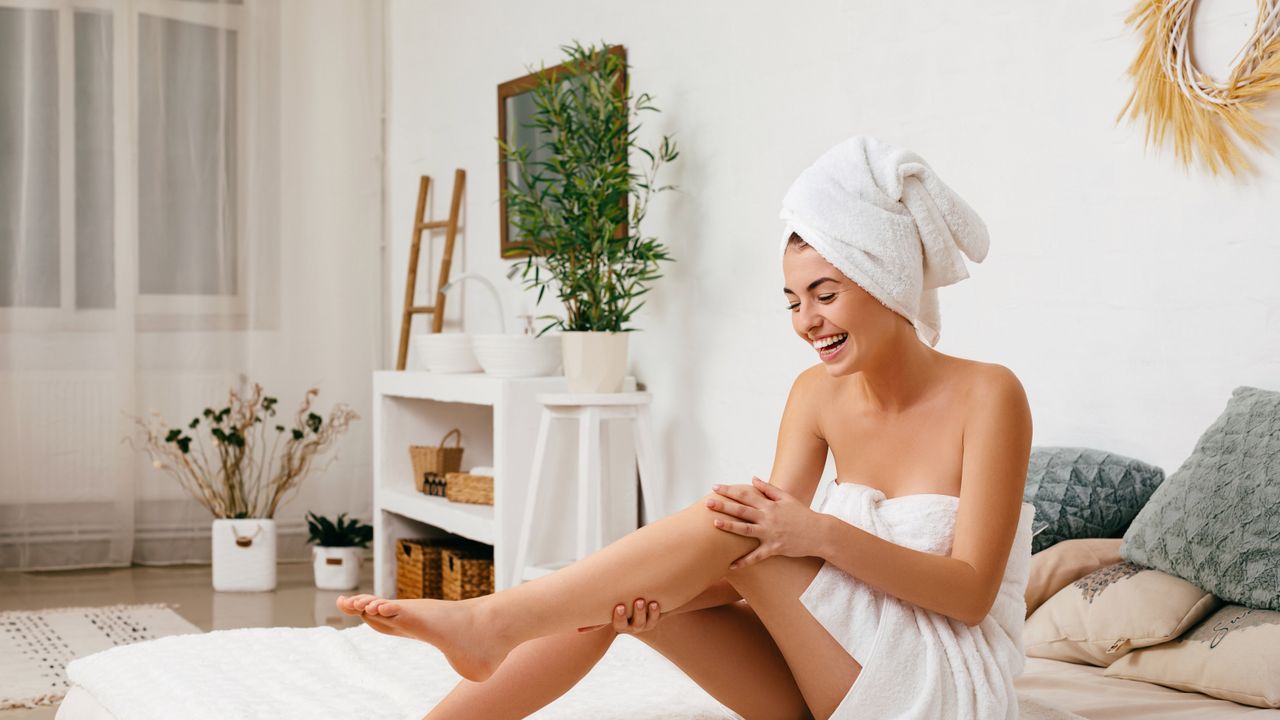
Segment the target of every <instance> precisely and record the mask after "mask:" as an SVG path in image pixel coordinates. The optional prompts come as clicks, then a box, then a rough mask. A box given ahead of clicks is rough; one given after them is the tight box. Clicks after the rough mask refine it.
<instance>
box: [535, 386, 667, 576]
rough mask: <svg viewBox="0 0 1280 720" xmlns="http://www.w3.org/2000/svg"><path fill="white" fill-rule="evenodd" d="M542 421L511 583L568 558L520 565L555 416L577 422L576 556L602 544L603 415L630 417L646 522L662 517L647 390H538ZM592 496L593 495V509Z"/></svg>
mask: <svg viewBox="0 0 1280 720" xmlns="http://www.w3.org/2000/svg"><path fill="white" fill-rule="evenodd" d="M537 399H538V402H540V403H542V421H541V422H540V423H539V424H538V444H537V445H536V446H535V448H534V451H533V467H532V468H531V470H530V474H529V492H528V497H527V498H526V499H525V506H524V522H523V523H522V524H521V526H520V540H519V542H518V543H517V545H516V563H515V570H514V572H513V573H512V578H511V580H512V581H511V586H515V585H519V584H520V583H521V582H522V581H524V580H529V579H532V578H535V577H538V576H539V575H545V574H547V573H548V572H551V571H552V570H553V569H555V568H556V567H559V566H563V565H567V564H569V563H568V562H562V563H555V564H552V565H539V566H537V567H526V564H527V561H528V558H529V542H530V540H531V539H532V537H533V516H534V511H535V508H536V506H537V503H538V486H539V485H540V484H541V482H542V472H543V467H542V466H543V465H544V464H545V457H546V449H547V438H548V436H549V435H550V430H551V423H552V421H553V420H556V419H561V418H564V419H574V420H577V421H578V528H577V529H578V556H577V557H576V558H574V559H575V560H580V559H582V558H584V557H586V556H587V555H590V554H591V553H593V552H595V551H596V550H599V549H600V548H602V547H604V522H603V515H604V492H603V490H604V488H603V487H602V480H601V470H600V467H601V458H600V430H601V427H600V423H601V421H603V420H613V419H623V420H630V421H631V424H632V427H633V428H634V431H635V450H636V464H637V465H638V466H639V471H640V487H641V491H642V493H643V494H644V510H645V518H646V520H647V521H648V522H652V521H654V520H656V519H658V518H659V517H661V516H662V510H661V508H662V502H661V500H662V498H661V488H662V478H661V476H660V475H659V472H660V471H659V470H658V458H657V455H656V448H655V445H654V441H653V428H652V426H651V425H650V422H649V401H650V400H651V399H652V396H651V395H650V394H649V393H647V392H620V393H602V394H575V393H542V394H539V395H538V396H537ZM592 500H594V501H595V502H594V508H593V506H592V505H593V503H592Z"/></svg>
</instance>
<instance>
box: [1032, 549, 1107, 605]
mask: <svg viewBox="0 0 1280 720" xmlns="http://www.w3.org/2000/svg"><path fill="white" fill-rule="evenodd" d="M1121 542H1122V540H1121V538H1082V539H1079V540H1063V541H1062V542H1060V543H1056V544H1054V545H1050V546H1049V547H1047V548H1045V549H1044V550H1041V551H1040V552H1038V553H1036V554H1035V555H1032V556H1031V577H1030V578H1028V579H1027V616H1028V617H1029V616H1030V615H1031V613H1033V612H1035V610H1036V608H1038V607H1040V606H1041V605H1043V604H1044V601H1045V600H1048V599H1049V598H1051V597H1053V596H1054V594H1055V593H1057V592H1058V591H1059V590H1061V589H1062V588H1064V587H1066V586H1067V585H1068V584H1069V583H1073V582H1075V581H1077V580H1079V579H1080V578H1082V577H1084V576H1085V575H1088V574H1089V573H1091V572H1093V571H1094V570H1097V569H1098V568H1103V567H1106V566H1108V565H1115V564H1116V563H1118V562H1120V543H1121Z"/></svg>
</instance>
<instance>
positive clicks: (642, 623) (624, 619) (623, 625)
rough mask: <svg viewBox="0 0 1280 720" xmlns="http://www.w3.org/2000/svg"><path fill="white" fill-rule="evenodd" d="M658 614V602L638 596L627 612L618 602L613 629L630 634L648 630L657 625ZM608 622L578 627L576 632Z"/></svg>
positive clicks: (598, 626) (588, 630)
mask: <svg viewBox="0 0 1280 720" xmlns="http://www.w3.org/2000/svg"><path fill="white" fill-rule="evenodd" d="M660 616H661V613H660V612H659V611H658V603H656V602H646V601H645V600H644V599H643V598H638V599H637V600H636V602H635V608H634V611H633V612H630V613H628V612H627V606H626V605H623V604H618V605H617V606H615V607H614V609H613V630H614V632H616V633H618V634H623V633H629V634H631V635H635V634H637V633H642V632H648V631H649V630H652V629H654V628H655V627H657V626H658V618H659V617H660ZM608 624H609V623H605V624H604V625H588V626H586V627H580V628H578V632H591V631H592V630H599V629H600V628H602V627H607V626H608Z"/></svg>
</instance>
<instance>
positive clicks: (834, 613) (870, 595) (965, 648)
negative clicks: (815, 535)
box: [800, 481, 1035, 720]
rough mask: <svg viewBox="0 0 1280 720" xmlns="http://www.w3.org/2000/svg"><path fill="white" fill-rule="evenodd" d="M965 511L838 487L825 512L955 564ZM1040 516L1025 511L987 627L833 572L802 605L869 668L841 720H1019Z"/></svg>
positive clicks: (947, 503) (943, 502) (931, 498)
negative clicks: (1017, 687)
mask: <svg viewBox="0 0 1280 720" xmlns="http://www.w3.org/2000/svg"><path fill="white" fill-rule="evenodd" d="M959 504H960V501H959V498H957V497H955V496H953V495H935V494H916V495H904V496H901V497H895V498H888V499H886V498H885V495H884V493H883V492H881V491H880V490H877V489H876V488H872V487H869V486H866V485H859V484H857V483H836V482H834V481H833V482H831V483H830V484H828V486H827V489H826V495H825V496H824V497H823V499H822V503H821V505H820V506H819V508H818V509H819V511H820V512H823V513H827V514H829V515H834V516H836V517H838V518H840V519H842V520H844V521H845V522H847V523H850V524H851V525H856V526H857V527H859V528H862V529H863V530H866V531H867V532H869V533H872V534H874V535H876V536H878V537H881V538H884V539H885V540H888V541H890V542H892V543H895V544H897V545H902V546H905V547H909V548H911V549H913V550H919V551H921V552H928V553H933V554H935V555H948V554H950V552H951V545H952V541H953V540H954V535H955V520H956V511H957V509H958V507H959ZM1034 515H1035V507H1034V506H1033V505H1031V504H1030V503H1023V504H1022V514H1021V517H1020V518H1019V521H1018V530H1017V533H1016V534H1015V536H1014V540H1013V548H1012V550H1011V551H1010V553H1009V560H1008V564H1007V565H1006V567H1005V574H1004V578H1003V579H1002V581H1001V583H1000V590H999V594H998V595H997V596H996V600H995V603H994V605H993V606H992V608H991V612H990V613H988V614H987V617H986V618H984V619H983V620H982V622H981V623H979V624H978V625H975V626H972V627H970V626H969V625H966V624H965V623H962V622H960V621H958V620H953V619H951V618H949V617H947V616H945V615H942V614H940V613H936V612H933V611H930V610H925V609H923V608H921V607H919V606H917V605H913V604H911V603H908V602H906V601H904V600H900V599H898V598H896V597H893V596H892V595H887V594H885V593H882V592H880V591H878V590H876V589H874V588H872V587H871V586H870V585H867V584H866V583H864V582H862V581H861V580H858V579H857V578H854V577H853V576H851V575H849V574H848V573H846V572H844V571H843V570H841V569H839V568H838V567H836V566H835V565H832V564H831V563H830V562H827V563H824V564H823V566H822V569H821V570H819V571H818V574H817V576H815V577H814V579H813V582H812V583H810V585H809V587H808V588H807V589H806V590H805V591H804V593H803V594H801V596H800V602H801V603H802V604H803V605H804V606H805V607H806V608H808V610H809V612H810V613H811V614H812V615H813V616H814V618H815V619H817V621H818V622H819V623H820V624H822V626H823V627H825V628H826V629H827V631H828V632H830V633H831V635H832V637H834V638H835V639H836V640H837V641H838V642H839V643H840V645H841V646H842V647H844V649H845V650H847V651H848V652H849V654H850V655H851V656H852V657H853V659H854V660H856V661H857V662H858V664H860V665H861V666H862V672H861V673H860V674H859V675H858V678H857V680H855V681H854V683H853V687H852V688H850V690H849V693H848V694H847V695H846V696H845V698H844V700H842V701H841V703H840V705H839V706H838V707H837V708H836V711H835V713H834V714H833V715H832V716H831V717H832V719H833V720H842V719H844V718H855V717H856V718H882V719H884V720H890V719H893V718H897V719H899V720H907V719H919V720H928V719H930V718H949V719H950V720H998V719H1000V718H1008V719H1010V720H1012V719H1013V718H1017V717H1018V698H1017V695H1016V693H1015V691H1014V686H1013V679H1014V677H1016V676H1017V675H1018V674H1019V673H1021V672H1022V667H1023V663H1024V661H1025V655H1024V654H1023V647H1022V625H1023V617H1024V615H1025V611H1026V600H1025V598H1024V594H1025V592H1026V588H1027V579H1028V577H1029V574H1030V570H1031V519H1032V517H1033V516H1034Z"/></svg>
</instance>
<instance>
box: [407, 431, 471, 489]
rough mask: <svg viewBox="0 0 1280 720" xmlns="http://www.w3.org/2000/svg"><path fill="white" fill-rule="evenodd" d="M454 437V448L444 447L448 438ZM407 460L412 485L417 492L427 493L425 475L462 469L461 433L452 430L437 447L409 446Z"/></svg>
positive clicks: (443, 473) (442, 473) (441, 473)
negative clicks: (411, 475) (411, 464)
mask: <svg viewBox="0 0 1280 720" xmlns="http://www.w3.org/2000/svg"><path fill="white" fill-rule="evenodd" d="M451 435H452V436H455V437H454V446H453V447H445V443H446V442H448V441H449V436H451ZM409 459H410V460H411V461H412V462H413V484H414V486H415V487H417V488H418V492H427V488H426V487H425V485H426V479H427V473H433V474H436V475H441V476H443V475H445V474H447V473H451V472H457V471H458V470H459V469H460V468H461V467H462V431H461V430H459V429H458V428H454V429H452V430H450V431H449V432H447V433H445V434H444V437H443V438H441V439H440V445H439V447H432V446H430V445H410V446H409Z"/></svg>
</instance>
